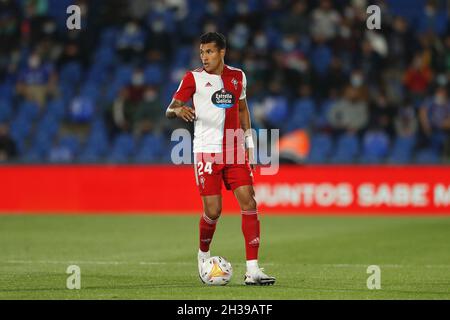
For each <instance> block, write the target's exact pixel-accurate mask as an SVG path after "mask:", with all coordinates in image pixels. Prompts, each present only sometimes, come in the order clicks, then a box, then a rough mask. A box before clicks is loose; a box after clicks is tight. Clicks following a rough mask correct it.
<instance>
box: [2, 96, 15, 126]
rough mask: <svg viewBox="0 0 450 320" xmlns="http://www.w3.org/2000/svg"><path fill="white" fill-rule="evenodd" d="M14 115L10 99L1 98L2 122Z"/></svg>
mask: <svg viewBox="0 0 450 320" xmlns="http://www.w3.org/2000/svg"><path fill="white" fill-rule="evenodd" d="M12 115H13V108H12V104H11V102H10V101H8V99H4V98H3V97H2V98H0V122H6V121H9V120H11V117H12Z"/></svg>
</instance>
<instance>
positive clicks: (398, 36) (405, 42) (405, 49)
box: [387, 16, 414, 68]
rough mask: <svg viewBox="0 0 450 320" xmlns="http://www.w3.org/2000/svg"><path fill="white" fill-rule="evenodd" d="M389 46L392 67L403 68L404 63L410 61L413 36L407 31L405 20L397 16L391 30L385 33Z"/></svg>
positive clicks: (407, 26)
mask: <svg viewBox="0 0 450 320" xmlns="http://www.w3.org/2000/svg"><path fill="white" fill-rule="evenodd" d="M387 37H388V40H387V41H388V46H389V59H390V63H391V65H392V66H393V67H397V68H405V67H406V61H411V59H412V56H411V54H412V52H413V50H411V45H413V44H414V36H413V34H412V32H411V30H410V29H409V25H408V22H407V20H406V19H405V18H403V17H401V16H398V17H395V18H394V21H393V22H392V30H389V32H388V33H387Z"/></svg>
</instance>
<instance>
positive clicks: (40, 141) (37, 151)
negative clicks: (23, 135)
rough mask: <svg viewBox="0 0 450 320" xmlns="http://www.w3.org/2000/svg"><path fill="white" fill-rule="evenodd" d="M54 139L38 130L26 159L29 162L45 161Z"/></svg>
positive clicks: (25, 156)
mask: <svg viewBox="0 0 450 320" xmlns="http://www.w3.org/2000/svg"><path fill="white" fill-rule="evenodd" d="M52 141H53V139H52V137H51V136H49V135H48V134H47V133H45V132H39V131H38V133H37V135H36V136H35V137H34V139H33V140H32V144H31V146H30V148H29V150H28V151H27V152H26V153H25V155H24V160H25V161H29V162H43V161H45V160H46V159H47V156H48V153H49V152H50V149H51V147H52Z"/></svg>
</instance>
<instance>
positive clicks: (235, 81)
mask: <svg viewBox="0 0 450 320" xmlns="http://www.w3.org/2000/svg"><path fill="white" fill-rule="evenodd" d="M231 83H232V84H233V86H234V90H237V88H238V83H239V82H238V81H237V80H236V79H235V78H233V79H231Z"/></svg>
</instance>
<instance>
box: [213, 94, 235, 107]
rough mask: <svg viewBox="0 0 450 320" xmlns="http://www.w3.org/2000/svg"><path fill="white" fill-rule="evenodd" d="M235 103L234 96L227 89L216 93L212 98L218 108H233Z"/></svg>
mask: <svg viewBox="0 0 450 320" xmlns="http://www.w3.org/2000/svg"><path fill="white" fill-rule="evenodd" d="M235 101H236V99H235V98H234V95H233V94H232V93H231V92H228V91H226V90H225V89H221V90H219V91H216V92H214V93H213V95H212V97H211V102H212V103H213V104H214V105H215V106H216V107H218V108H224V109H228V108H231V107H232V106H233V105H234V102H235Z"/></svg>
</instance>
